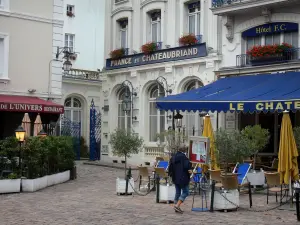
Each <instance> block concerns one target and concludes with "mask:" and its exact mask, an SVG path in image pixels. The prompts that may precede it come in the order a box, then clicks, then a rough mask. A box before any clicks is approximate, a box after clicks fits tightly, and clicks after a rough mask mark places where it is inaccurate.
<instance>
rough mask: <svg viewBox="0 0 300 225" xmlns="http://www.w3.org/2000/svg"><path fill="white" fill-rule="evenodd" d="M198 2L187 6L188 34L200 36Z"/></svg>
mask: <svg viewBox="0 0 300 225" xmlns="http://www.w3.org/2000/svg"><path fill="white" fill-rule="evenodd" d="M200 9H201V8H200V2H199V1H198V2H194V3H190V4H188V25H189V33H190V34H195V35H200Z"/></svg>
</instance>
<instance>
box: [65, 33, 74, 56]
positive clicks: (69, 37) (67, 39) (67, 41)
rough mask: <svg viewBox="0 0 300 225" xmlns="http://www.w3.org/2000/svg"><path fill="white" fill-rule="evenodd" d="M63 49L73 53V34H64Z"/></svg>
mask: <svg viewBox="0 0 300 225" xmlns="http://www.w3.org/2000/svg"><path fill="white" fill-rule="evenodd" d="M65 47H68V48H69V50H70V52H74V48H75V35H74V34H65Z"/></svg>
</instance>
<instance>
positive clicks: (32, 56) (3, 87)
mask: <svg viewBox="0 0 300 225" xmlns="http://www.w3.org/2000/svg"><path fill="white" fill-rule="evenodd" d="M61 6H62V5H61V1H59V0H54V1H53V0H46V1H43V2H41V1H39V0H30V1H26V2H24V1H17V0H2V1H0V105H1V107H0V114H1V116H0V118H1V119H0V124H1V126H0V127H1V129H0V130H1V132H0V133H1V135H0V136H1V137H2V138H3V137H6V136H10V135H13V134H14V129H16V126H18V125H20V123H21V121H22V116H24V112H28V113H30V117H31V118H32V119H34V118H35V116H36V115H37V113H41V116H42V120H43V121H42V122H43V123H49V122H50V121H52V120H57V115H59V114H60V113H63V107H60V106H59V105H56V104H54V103H53V105H52V106H53V108H49V107H47V105H49V104H52V103H50V102H47V101H46V100H49V99H50V100H52V101H53V102H58V103H59V102H60V100H61V93H62V85H61V83H62V82H61V80H62V75H61V68H62V63H61V62H54V63H52V59H53V57H55V54H54V53H55V52H56V46H61V43H62V41H61V40H60V35H61V34H62V32H63V20H62V17H61V15H62V11H60V8H61ZM51 69H52V70H51ZM58 71H59V72H58ZM51 110H53V111H52V112H51ZM52 114H57V115H55V116H54V117H53V115H52Z"/></svg>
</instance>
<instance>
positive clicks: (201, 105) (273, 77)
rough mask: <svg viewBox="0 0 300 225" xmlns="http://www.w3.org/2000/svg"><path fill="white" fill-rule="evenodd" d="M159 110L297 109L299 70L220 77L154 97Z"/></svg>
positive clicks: (252, 110) (256, 110) (272, 110)
mask: <svg viewBox="0 0 300 225" xmlns="http://www.w3.org/2000/svg"><path fill="white" fill-rule="evenodd" d="M156 104H157V107H158V108H159V109H160V110H171V111H175V110H181V111H197V110H198V111H212V112H214V111H217V112H221V111H223V112H227V111H243V112H250V113H252V112H262V111H263V112H268V111H269V112H274V111H277V112H282V111H284V110H291V111H296V110H299V109H300V72H287V73H280V74H263V75H262V74H261V75H251V76H250V75H249V76H236V77H228V78H222V79H219V80H217V81H216V82H213V83H211V84H208V85H206V86H204V87H201V88H198V89H195V90H192V91H188V92H185V93H182V94H178V95H170V96H168V97H164V98H159V99H157V102H156Z"/></svg>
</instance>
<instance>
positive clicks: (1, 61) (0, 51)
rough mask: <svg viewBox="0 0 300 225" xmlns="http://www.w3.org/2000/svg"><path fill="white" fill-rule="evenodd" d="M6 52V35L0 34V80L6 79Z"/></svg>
mask: <svg viewBox="0 0 300 225" xmlns="http://www.w3.org/2000/svg"><path fill="white" fill-rule="evenodd" d="M8 52H9V38H8V35H6V34H0V79H1V78H2V79H8Z"/></svg>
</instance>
